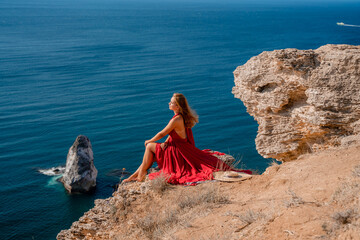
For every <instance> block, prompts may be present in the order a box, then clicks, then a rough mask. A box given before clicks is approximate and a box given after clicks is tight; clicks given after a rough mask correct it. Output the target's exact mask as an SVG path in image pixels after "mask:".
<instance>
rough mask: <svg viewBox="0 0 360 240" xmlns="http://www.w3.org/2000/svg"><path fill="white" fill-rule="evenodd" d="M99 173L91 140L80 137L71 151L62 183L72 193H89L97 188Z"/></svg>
mask: <svg viewBox="0 0 360 240" xmlns="http://www.w3.org/2000/svg"><path fill="white" fill-rule="evenodd" d="M97 173H98V171H97V169H96V168H95V166H94V154H93V151H92V146H91V143H90V140H89V138H88V137H86V136H84V135H79V136H78V137H77V138H76V140H75V142H74V144H73V145H72V146H71V147H70V149H69V153H68V155H67V159H66V167H65V173H64V175H63V176H62V178H61V179H60V181H61V182H62V183H63V184H64V186H65V188H66V190H68V191H69V192H70V193H75V192H89V191H92V190H93V189H94V188H95V187H96V177H97Z"/></svg>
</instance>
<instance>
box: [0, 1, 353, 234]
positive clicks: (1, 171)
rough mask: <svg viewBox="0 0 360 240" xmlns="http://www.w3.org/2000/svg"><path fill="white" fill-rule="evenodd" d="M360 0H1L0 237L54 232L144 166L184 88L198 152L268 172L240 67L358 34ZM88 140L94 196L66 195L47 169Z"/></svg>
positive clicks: (349, 40) (345, 41) (348, 39)
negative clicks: (239, 83)
mask: <svg viewBox="0 0 360 240" xmlns="http://www.w3.org/2000/svg"><path fill="white" fill-rule="evenodd" d="M337 22H344V23H346V24H354V25H360V3H359V2H358V1H352V2H343V1H342V3H331V2H327V1H319V2H317V3H309V2H303V1H302V2H300V1H299V2H291V3H285V1H276V2H273V3H271V4H270V3H264V2H254V3H250V1H241V0H239V1H229V0H225V1H210V0H209V1H206V0H203V1H196V0H194V1H170V0H168V1H159V0H147V1H146V0H142V1H141V0H136V1H135V0H134V1H131V0H128V1H125V0H122V1H121V0H118V1H116V0H73V1H70V0H62V1H60V0H32V1H25V0H0V163H1V168H0V183H1V184H0V239H55V237H56V235H57V233H58V232H59V231H61V230H62V229H67V228H69V227H70V226H71V223H72V222H74V221H76V220H77V219H78V218H79V217H80V216H82V215H83V213H84V212H86V211H87V210H89V209H90V208H92V207H93V205H94V199H98V198H107V197H110V196H111V194H112V192H113V188H112V186H113V185H114V184H116V183H118V182H119V176H110V175H109V173H111V171H113V170H114V169H122V168H126V169H127V170H128V171H134V170H135V169H136V168H137V166H138V165H139V164H140V162H141V159H142V155H143V151H144V141H145V140H147V139H150V138H151V137H153V136H154V135H155V134H156V133H157V132H158V131H160V130H161V129H162V128H163V127H164V126H165V125H166V124H167V122H168V121H169V119H170V118H171V117H172V114H173V113H172V112H171V111H170V110H168V102H169V101H170V98H171V96H172V94H173V93H174V92H181V93H183V94H184V95H185V96H186V97H187V98H188V101H189V103H190V105H191V106H192V107H193V109H195V110H196V111H197V113H198V114H199V116H200V122H199V124H198V125H196V126H195V127H194V129H193V131H194V136H195V142H196V145H197V147H199V148H200V149H204V148H211V149H214V150H217V151H221V152H225V153H229V154H232V155H234V156H235V157H236V158H237V159H238V160H241V164H242V166H243V167H245V168H250V169H257V171H258V172H259V173H261V172H262V171H264V169H265V168H266V167H267V166H268V164H269V161H270V160H268V159H263V158H262V157H261V156H260V155H259V154H258V153H257V151H256V149H255V143H254V140H255V137H256V134H257V123H256V122H255V121H254V119H253V118H252V117H251V116H249V115H248V114H247V112H246V109H245V107H244V106H243V104H242V102H241V101H240V100H239V99H235V98H234V97H233V95H232V93H231V89H232V87H233V86H234V81H233V73H232V72H233V71H234V70H235V68H236V67H237V66H239V65H242V64H244V63H246V61H247V60H248V59H250V58H251V57H252V56H255V55H258V54H260V53H261V52H263V51H272V50H275V49H282V48H298V49H316V48H318V47H320V46H322V45H324V44H328V43H331V44H354V45H359V44H360V28H356V27H347V26H338V25H337V24H336V23H337ZM80 134H84V135H86V136H88V137H89V138H90V140H91V143H92V146H93V151H94V157H95V160H94V162H95V166H96V168H97V169H98V171H99V174H98V187H97V190H96V192H95V193H94V194H82V195H80V194H78V195H69V194H68V193H66V191H65V190H64V188H63V186H62V185H61V184H60V183H58V182H57V181H56V179H57V178H58V177H59V176H51V174H49V172H46V170H47V169H50V168H53V167H58V166H64V165H65V162H66V156H67V152H68V150H69V148H70V146H71V145H72V144H73V142H74V140H75V138H76V137H77V136H78V135H80Z"/></svg>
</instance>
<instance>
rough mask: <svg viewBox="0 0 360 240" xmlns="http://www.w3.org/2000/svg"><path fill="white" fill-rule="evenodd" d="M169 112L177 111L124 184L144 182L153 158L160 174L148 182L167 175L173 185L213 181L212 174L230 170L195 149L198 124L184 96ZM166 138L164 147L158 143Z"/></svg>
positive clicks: (176, 96) (172, 102)
mask: <svg viewBox="0 0 360 240" xmlns="http://www.w3.org/2000/svg"><path fill="white" fill-rule="evenodd" d="M169 109H170V110H172V111H174V116H173V117H172V119H171V120H170V122H169V123H168V125H167V126H166V127H165V128H164V129H163V130H161V131H160V132H159V133H157V134H156V135H155V136H154V137H153V138H152V139H150V140H146V141H145V147H146V150H145V153H144V157H143V162H142V164H141V165H140V167H139V168H138V169H137V170H136V172H135V173H134V174H132V175H131V176H130V177H129V178H127V179H125V180H124V181H123V182H130V181H143V180H144V178H145V176H146V173H147V170H148V169H149V168H150V167H151V166H152V164H153V162H154V158H155V160H156V162H157V164H158V166H159V168H160V171H159V172H156V173H151V174H149V178H150V179H154V178H156V177H158V176H159V175H164V176H165V177H166V178H167V179H168V182H169V183H173V184H186V183H194V182H198V181H205V180H210V179H213V172H215V171H218V170H219V168H221V170H231V167H229V166H228V165H226V164H224V163H223V162H222V161H221V160H219V159H218V158H217V157H215V156H213V155H211V154H210V153H208V152H207V151H202V150H200V149H198V148H196V147H195V142H194V138H193V134H192V131H191V128H192V127H193V126H194V125H195V124H196V123H197V122H198V116H197V115H196V113H194V111H193V110H192V109H191V108H190V107H189V105H188V103H187V100H186V98H185V96H184V95H182V94H181V93H175V94H174V95H173V96H172V98H171V100H170V102H169ZM166 135H169V136H168V138H167V139H166V141H165V142H164V143H161V144H160V143H156V141H158V140H160V139H161V138H163V137H165V136H166ZM243 172H247V173H249V172H250V171H246V170H245V171H243ZM250 173H251V172H250Z"/></svg>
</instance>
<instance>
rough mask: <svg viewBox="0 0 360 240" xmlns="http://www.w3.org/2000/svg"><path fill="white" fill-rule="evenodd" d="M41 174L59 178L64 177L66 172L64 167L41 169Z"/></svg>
mask: <svg viewBox="0 0 360 240" xmlns="http://www.w3.org/2000/svg"><path fill="white" fill-rule="evenodd" d="M38 171H39V173H41V174H44V175H47V176H58V175H62V174H64V172H65V167H64V166H58V167H52V168H45V169H39V170H38Z"/></svg>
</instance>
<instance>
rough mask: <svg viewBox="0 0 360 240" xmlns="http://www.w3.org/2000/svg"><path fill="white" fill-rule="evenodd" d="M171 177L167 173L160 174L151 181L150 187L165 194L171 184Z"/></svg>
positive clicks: (158, 192)
mask: <svg viewBox="0 0 360 240" xmlns="http://www.w3.org/2000/svg"><path fill="white" fill-rule="evenodd" d="M168 179H169V177H167V176H165V174H160V176H159V177H157V178H155V179H154V180H151V181H150V182H149V189H151V190H153V191H154V192H155V193H157V194H161V195H162V194H163V193H164V192H165V191H166V190H167V189H168V188H170V187H171V185H170V184H169V183H168Z"/></svg>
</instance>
